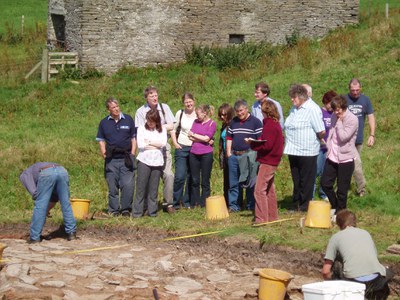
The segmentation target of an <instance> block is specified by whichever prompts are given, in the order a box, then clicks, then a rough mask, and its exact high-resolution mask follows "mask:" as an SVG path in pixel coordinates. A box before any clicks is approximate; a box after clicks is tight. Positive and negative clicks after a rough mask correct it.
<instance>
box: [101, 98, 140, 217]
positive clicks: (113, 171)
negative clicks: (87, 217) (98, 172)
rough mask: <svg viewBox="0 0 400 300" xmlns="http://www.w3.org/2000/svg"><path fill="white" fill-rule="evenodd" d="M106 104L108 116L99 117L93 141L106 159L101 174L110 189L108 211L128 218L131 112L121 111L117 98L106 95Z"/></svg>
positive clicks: (132, 153) (133, 132)
mask: <svg viewBox="0 0 400 300" xmlns="http://www.w3.org/2000/svg"><path fill="white" fill-rule="evenodd" d="M106 107H107V109H108V111H109V112H110V115H109V116H107V117H105V118H104V119H103V120H101V122H100V125H99V129H98V132H97V137H96V140H97V141H98V142H99V145H100V153H101V156H102V157H103V158H104V160H105V163H104V174H105V178H106V181H107V184H108V190H109V192H108V213H109V214H110V215H112V216H118V215H119V214H121V215H122V216H125V217H129V216H130V215H131V211H132V201H133V193H134V190H135V173H134V169H135V152H136V128H135V122H134V121H133V119H132V117H131V116H130V115H126V114H123V113H122V112H121V109H120V108H119V104H118V101H117V100H116V99H114V98H109V99H108V100H107V101H106ZM120 192H121V204H120V201H119V195H120Z"/></svg>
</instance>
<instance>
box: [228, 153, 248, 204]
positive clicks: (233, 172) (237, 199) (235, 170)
mask: <svg viewBox="0 0 400 300" xmlns="http://www.w3.org/2000/svg"><path fill="white" fill-rule="evenodd" d="M228 169H229V171H228V173H229V175H228V176H229V191H228V198H229V199H228V200H229V209H231V210H232V211H240V209H241V207H242V201H243V189H242V187H241V186H240V182H239V177H240V169H239V162H238V159H237V156H236V155H231V156H230V157H229V158H228ZM246 200H247V208H248V209H251V210H253V209H254V202H255V200H254V186H253V187H251V188H246Z"/></svg>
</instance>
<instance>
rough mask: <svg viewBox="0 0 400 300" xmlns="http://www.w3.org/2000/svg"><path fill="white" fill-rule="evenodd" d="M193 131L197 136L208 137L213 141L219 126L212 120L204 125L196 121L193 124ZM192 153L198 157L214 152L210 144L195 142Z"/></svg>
mask: <svg viewBox="0 0 400 300" xmlns="http://www.w3.org/2000/svg"><path fill="white" fill-rule="evenodd" d="M191 131H192V132H193V133H196V134H200V135H206V136H208V137H209V138H210V139H211V138H212V137H213V136H214V134H215V131H217V124H216V123H215V122H214V121H213V120H211V119H210V120H208V121H207V122H206V123H204V124H202V123H201V122H199V121H198V120H197V119H196V120H195V121H194V122H193V125H192V129H191ZM190 152H191V153H193V154H196V155H202V154H206V153H210V152H213V147H212V146H210V145H209V143H204V142H193V144H192V149H191V150H190Z"/></svg>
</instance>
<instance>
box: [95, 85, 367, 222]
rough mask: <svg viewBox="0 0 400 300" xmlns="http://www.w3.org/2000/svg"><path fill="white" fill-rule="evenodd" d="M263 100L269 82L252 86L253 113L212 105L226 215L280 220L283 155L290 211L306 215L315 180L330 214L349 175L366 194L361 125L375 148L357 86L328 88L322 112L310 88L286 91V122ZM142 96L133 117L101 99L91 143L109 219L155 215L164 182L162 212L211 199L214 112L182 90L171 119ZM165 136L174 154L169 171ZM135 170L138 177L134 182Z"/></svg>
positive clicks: (342, 199) (151, 92) (341, 201)
mask: <svg viewBox="0 0 400 300" xmlns="http://www.w3.org/2000/svg"><path fill="white" fill-rule="evenodd" d="M269 94H270V88H269V86H268V84H266V83H265V82H259V83H257V84H256V85H255V90H254V97H255V100H256V101H255V102H254V104H253V105H252V106H251V111H250V107H249V105H248V104H247V102H246V101H245V100H244V99H238V100H236V102H235V103H234V105H233V106H231V105H230V104H228V103H224V104H222V105H221V106H220V107H219V108H218V119H219V120H220V121H221V123H222V126H221V131H220V137H219V162H220V167H221V168H222V169H223V187H224V196H225V200H226V204H227V206H228V208H229V211H230V212H237V211H240V210H242V209H245V208H247V209H249V210H253V211H254V212H255V213H254V215H255V217H254V222H255V223H263V222H270V221H274V220H276V219H277V218H278V210H277V200H276V193H275V185H274V175H275V172H276V170H277V167H278V165H279V163H280V161H281V159H282V156H283V154H286V155H287V156H288V159H289V164H290V170H291V175H292V180H293V209H294V210H299V211H307V209H308V203H309V201H310V200H312V199H313V198H314V194H315V193H316V182H317V178H318V177H320V180H319V181H320V188H319V189H318V192H317V193H318V194H319V197H320V198H321V199H327V200H329V201H330V202H331V205H332V209H333V212H334V213H336V212H338V211H339V210H341V209H344V208H346V207H347V193H348V190H349V188H350V182H351V176H352V174H353V172H354V176H355V180H356V184H357V192H358V194H359V195H360V196H363V195H364V194H365V179H364V176H363V174H362V167H361V159H360V152H361V149H362V143H363V131H364V123H365V118H366V117H367V118H368V123H369V126H370V136H369V138H368V146H372V145H373V144H374V139H375V118H374V114H373V109H372V105H371V101H370V100H369V98H368V97H366V96H365V95H363V94H362V93H361V83H360V81H359V80H358V79H356V78H354V79H352V80H351V81H350V83H349V93H348V95H346V96H341V95H338V94H337V93H336V92H335V91H333V90H330V91H328V92H327V93H325V94H324V96H323V98H322V104H323V105H322V107H319V106H318V105H317V104H316V103H315V102H314V101H313V99H312V88H311V86H309V85H307V84H295V85H292V86H291V87H290V89H289V97H290V98H291V100H292V107H291V109H290V111H289V114H288V116H287V117H286V120H285V118H284V115H283V110H282V106H281V105H280V103H279V102H278V101H276V100H274V99H272V98H270V97H269ZM144 98H145V100H146V103H145V104H144V105H143V106H141V107H140V108H139V109H138V110H137V111H136V115H135V118H134V119H133V118H132V117H131V116H129V115H127V114H123V113H122V112H121V110H120V108H119V104H118V101H117V100H116V99H114V98H110V99H108V100H107V101H106V107H107V109H108V111H109V115H108V116H107V117H105V118H104V119H103V120H102V121H101V122H100V125H99V129H98V134H97V138H96V139H97V140H98V141H99V144H100V152H101V155H102V156H103V158H104V160H105V168H104V170H105V178H106V180H107V184H108V187H109V195H108V197H109V203H108V212H109V214H111V215H114V216H116V215H122V216H133V217H141V216H143V215H145V214H147V215H149V216H156V215H157V210H158V199H157V195H158V186H159V181H160V179H161V178H162V180H163V182H164V188H163V198H164V199H163V208H164V211H167V212H170V213H173V212H174V211H176V210H177V209H181V208H192V207H196V206H199V207H204V206H205V205H206V199H207V197H208V196H210V193H211V191H210V178H211V171H212V166H213V153H214V151H213V150H214V146H215V143H216V142H215V138H214V135H215V133H216V131H217V124H216V122H215V121H214V120H213V119H212V116H213V113H214V108H213V107H212V106H210V105H197V106H196V100H195V98H194V96H193V95H192V94H191V93H185V94H184V95H183V96H182V104H183V108H182V109H179V110H178V111H177V112H176V114H175V115H174V114H173V113H172V112H171V109H170V107H169V106H168V105H167V104H166V103H160V102H159V100H158V91H157V89H156V88H155V87H153V86H150V87H147V88H146V89H145V91H144ZM169 137H170V138H171V142H172V145H173V147H174V148H175V151H174V166H175V172H173V163H172V154H171V145H170V143H169V142H168V139H169ZM136 152H137V153H138V154H137V155H136ZM135 173H137V174H140V176H137V178H136V180H135ZM174 173H175V174H174ZM335 186H336V189H335V188H334V187H335ZM135 188H136V195H135V201H133V196H134V192H135ZM119 199H120V201H119ZM244 199H246V201H244Z"/></svg>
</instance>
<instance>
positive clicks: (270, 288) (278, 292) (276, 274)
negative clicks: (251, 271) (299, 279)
mask: <svg viewBox="0 0 400 300" xmlns="http://www.w3.org/2000/svg"><path fill="white" fill-rule="evenodd" d="M258 274H259V275H260V286H259V288H258V299H260V300H283V299H285V294H286V288H287V286H288V285H289V282H290V281H291V280H292V279H293V275H292V274H290V273H287V272H285V271H280V270H275V269H261V270H260V271H259V272H258Z"/></svg>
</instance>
